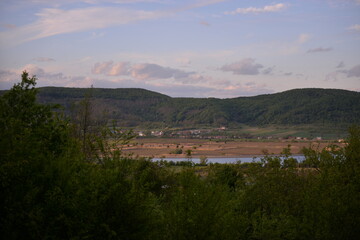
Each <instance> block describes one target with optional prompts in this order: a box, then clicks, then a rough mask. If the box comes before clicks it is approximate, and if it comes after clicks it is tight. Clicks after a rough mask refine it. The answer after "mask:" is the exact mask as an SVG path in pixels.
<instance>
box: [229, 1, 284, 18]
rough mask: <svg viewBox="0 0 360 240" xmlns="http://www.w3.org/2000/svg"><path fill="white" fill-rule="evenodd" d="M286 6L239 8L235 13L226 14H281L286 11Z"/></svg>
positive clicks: (281, 4) (280, 4)
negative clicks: (280, 12)
mask: <svg viewBox="0 0 360 240" xmlns="http://www.w3.org/2000/svg"><path fill="white" fill-rule="evenodd" d="M285 8H286V5H285V4H283V3H278V4H274V5H268V6H264V7H262V8H255V7H248V8H237V9H236V10H235V11H231V12H225V14H226V15H235V14H248V13H255V14H258V13H267V12H279V11H281V10H284V9H285Z"/></svg>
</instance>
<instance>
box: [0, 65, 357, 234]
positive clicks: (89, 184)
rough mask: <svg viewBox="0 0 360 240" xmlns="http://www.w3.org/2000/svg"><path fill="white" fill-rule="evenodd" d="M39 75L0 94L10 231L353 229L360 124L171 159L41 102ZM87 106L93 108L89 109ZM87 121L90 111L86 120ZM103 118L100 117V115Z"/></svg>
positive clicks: (4, 204)
mask: <svg viewBox="0 0 360 240" xmlns="http://www.w3.org/2000/svg"><path fill="white" fill-rule="evenodd" d="M35 84H36V79H35V77H29V75H28V73H26V72H24V73H23V75H22V81H21V82H20V83H19V84H16V85H14V87H13V88H12V89H11V90H10V91H8V92H7V93H5V94H3V95H2V96H1V97H0V136H1V137H0V149H1V150H0V180H1V181H0V182H1V185H0V192H1V194H0V195H1V197H0V234H1V235H0V236H1V238H2V239H179V240H180V239H357V238H358V237H359V236H360V127H358V126H354V127H352V128H350V130H349V137H348V139H347V144H346V145H345V147H339V146H335V145H334V146H329V148H327V149H324V150H318V149H317V148H316V146H312V147H309V148H305V149H304V150H303V152H304V155H305V157H306V160H305V161H304V162H303V163H302V165H301V167H299V164H298V163H297V162H296V160H295V159H294V158H292V157H291V153H290V151H289V148H286V149H284V150H283V153H282V158H280V157H272V156H265V157H264V158H263V159H262V161H260V162H254V163H237V164H210V165H208V166H202V170H201V172H199V168H197V167H196V166H193V165H191V164H190V165H188V166H183V167H181V168H177V167H176V168H174V167H172V166H167V165H166V163H164V162H152V161H151V160H150V159H146V158H138V157H134V156H131V155H125V154H124V153H123V152H122V149H121V146H122V145H124V144H127V143H128V141H130V140H131V139H132V137H133V135H132V133H131V132H127V131H118V129H117V128H110V129H109V128H107V127H104V128H103V127H101V124H99V125H98V126H99V127H98V128H96V127H94V125H91V124H89V122H86V121H85V120H84V118H85V117H86V116H87V117H89V113H87V112H86V111H90V110H91V99H89V98H85V99H84V100H83V102H82V104H80V105H79V106H78V109H77V110H76V111H77V114H75V116H74V117H73V118H68V117H64V116H63V115H62V113H61V111H60V110H59V109H58V108H59V106H54V105H51V106H50V105H42V104H39V103H38V102H37V101H36V94H37V91H38V90H37V89H36V88H35ZM86 109H87V110H86ZM88 120H89V119H88ZM95 126H96V125H95Z"/></svg>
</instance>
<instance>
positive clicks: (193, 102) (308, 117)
mask: <svg viewBox="0 0 360 240" xmlns="http://www.w3.org/2000/svg"><path fill="white" fill-rule="evenodd" d="M85 95H88V96H90V98H91V99H92V101H93V102H94V106H95V107H96V108H97V109H98V110H101V111H102V114H103V115H104V116H106V118H107V119H109V120H116V121H117V122H119V123H121V125H123V126H138V125H142V126H146V125H147V126H156V125H161V126H164V125H166V126H189V125H190V126H199V125H202V126H204V125H205V126H219V125H229V124H247V125H267V124H281V125H299V124H326V125H333V126H335V127H341V126H343V127H346V126H348V125H350V124H353V123H360V93H359V92H352V91H346V90H338V89H315V88H311V89H294V90H289V91H286V92H281V93H276V94H267V95H260V96H255V97H239V98H231V99H216V98H171V97H169V96H166V95H163V94H159V93H156V92H152V91H148V90H144V89H126V88H124V89H101V88H92V89H82V88H58V87H46V88H40V91H39V96H38V99H39V101H40V102H41V103H59V104H61V105H63V106H64V107H65V109H66V111H67V112H70V111H71V107H72V106H73V105H74V104H76V102H78V101H80V100H81V99H82V98H83V97H84V96H85Z"/></svg>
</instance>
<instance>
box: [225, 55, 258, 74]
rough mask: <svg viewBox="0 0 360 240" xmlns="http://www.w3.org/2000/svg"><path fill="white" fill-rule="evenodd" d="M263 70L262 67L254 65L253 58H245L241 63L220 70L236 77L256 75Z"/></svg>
mask: <svg viewBox="0 0 360 240" xmlns="http://www.w3.org/2000/svg"><path fill="white" fill-rule="evenodd" d="M262 68H264V66H263V65H261V64H259V63H255V59H253V58H245V59H243V60H241V61H238V62H235V63H231V64H227V65H224V66H222V67H221V68H220V70H222V71H224V72H232V73H233V74H237V75H258V74H260V69H262Z"/></svg>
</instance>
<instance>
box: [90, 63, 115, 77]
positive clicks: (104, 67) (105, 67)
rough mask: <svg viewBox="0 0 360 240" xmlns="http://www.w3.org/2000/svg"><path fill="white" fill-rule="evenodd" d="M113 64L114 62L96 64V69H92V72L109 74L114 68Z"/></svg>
mask: <svg viewBox="0 0 360 240" xmlns="http://www.w3.org/2000/svg"><path fill="white" fill-rule="evenodd" d="M113 63H114V62H113V61H108V62H102V63H95V65H94V67H93V68H92V69H91V72H92V73H93V74H103V73H105V72H108V71H109V70H110V69H111V68H112V65H113Z"/></svg>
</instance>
